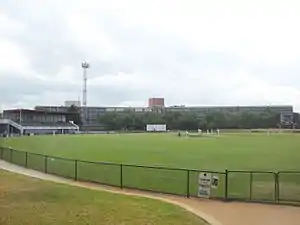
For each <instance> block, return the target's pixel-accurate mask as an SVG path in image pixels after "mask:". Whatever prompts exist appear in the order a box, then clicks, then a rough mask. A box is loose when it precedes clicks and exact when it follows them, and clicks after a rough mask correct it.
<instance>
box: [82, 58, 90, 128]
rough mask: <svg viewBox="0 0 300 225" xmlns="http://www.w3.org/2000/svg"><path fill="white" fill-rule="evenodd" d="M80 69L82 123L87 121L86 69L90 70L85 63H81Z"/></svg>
mask: <svg viewBox="0 0 300 225" xmlns="http://www.w3.org/2000/svg"><path fill="white" fill-rule="evenodd" d="M81 67H82V68H83V91H82V92H83V93H82V107H83V120H84V123H85V122H86V121H87V112H86V106H87V84H86V83H87V69H88V68H90V64H89V63H88V62H86V61H84V62H82V63H81Z"/></svg>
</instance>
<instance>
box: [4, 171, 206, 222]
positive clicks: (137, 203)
mask: <svg viewBox="0 0 300 225" xmlns="http://www.w3.org/2000/svg"><path fill="white" fill-rule="evenodd" d="M0 224H1V225H12V224H13V225H21V224H22V225H38V224H39V225H40V224H43V225H54V224H55V225H66V224H77V225H87V224H123V225H126V224H127V225H140V224H149V225H151V224H153V225H154V224H157V225H159V224H160V225H166V224H169V225H193V224H194V225H196V224H197V225H205V224H207V223H205V222H204V221H203V220H201V219H200V218H198V217H196V216H195V215H193V214H191V213H188V212H186V211H185V210H183V209H181V208H179V207H177V206H174V205H170V204H167V203H164V202H160V201H157V200H151V199H146V198H140V197H129V196H123V195H117V194H111V193H106V192H102V191H95V190H88V189H84V188H79V187H72V186H68V185H63V184H55V183H52V182H47V181H41V180H38V179H34V178H29V177H25V176H21V175H16V174H13V173H10V172H5V171H3V170H0Z"/></svg>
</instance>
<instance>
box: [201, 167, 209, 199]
mask: <svg viewBox="0 0 300 225" xmlns="http://www.w3.org/2000/svg"><path fill="white" fill-rule="evenodd" d="M210 186H211V173H202V172H201V173H199V180H198V197H200V198H209V197H210Z"/></svg>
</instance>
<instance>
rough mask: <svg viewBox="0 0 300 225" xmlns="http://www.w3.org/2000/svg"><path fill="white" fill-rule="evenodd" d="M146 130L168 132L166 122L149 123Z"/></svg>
mask: <svg viewBox="0 0 300 225" xmlns="http://www.w3.org/2000/svg"><path fill="white" fill-rule="evenodd" d="M146 131H148V132H166V131H167V125H166V124H147V126H146Z"/></svg>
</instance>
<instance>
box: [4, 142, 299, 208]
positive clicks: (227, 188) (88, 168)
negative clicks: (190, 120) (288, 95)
mask: <svg viewBox="0 0 300 225" xmlns="http://www.w3.org/2000/svg"><path fill="white" fill-rule="evenodd" d="M0 158H1V159H2V160H4V161H7V162H10V163H12V164H16V165H19V166H23V167H26V168H30V169H34V170H38V171H41V172H44V173H49V174H54V175H58V176H61V177H65V178H69V179H74V180H76V181H88V182H94V183H99V184H104V185H109V186H115V187H120V188H131V189H137V190H144V191H151V192H159V193H166V194H174V195H181V196H186V197H187V198H189V197H191V196H192V197H197V196H198V177H199V173H201V172H206V173H211V174H212V176H213V177H214V176H217V177H218V178H219V185H218V187H217V188H214V189H211V192H210V198H214V199H223V200H241V201H253V202H268V203H279V204H281V203H282V204H292V205H300V171H280V172H266V171H234V170H225V171H224V172H219V171H205V170H192V169H183V168H178V169H177V168H167V167H156V166H142V165H128V164H118V163H108V162H89V161H83V160H75V159H66V158H61V157H56V156H49V155H43V154H37V153H29V152H24V151H19V150H14V149H11V148H4V147H0Z"/></svg>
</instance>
